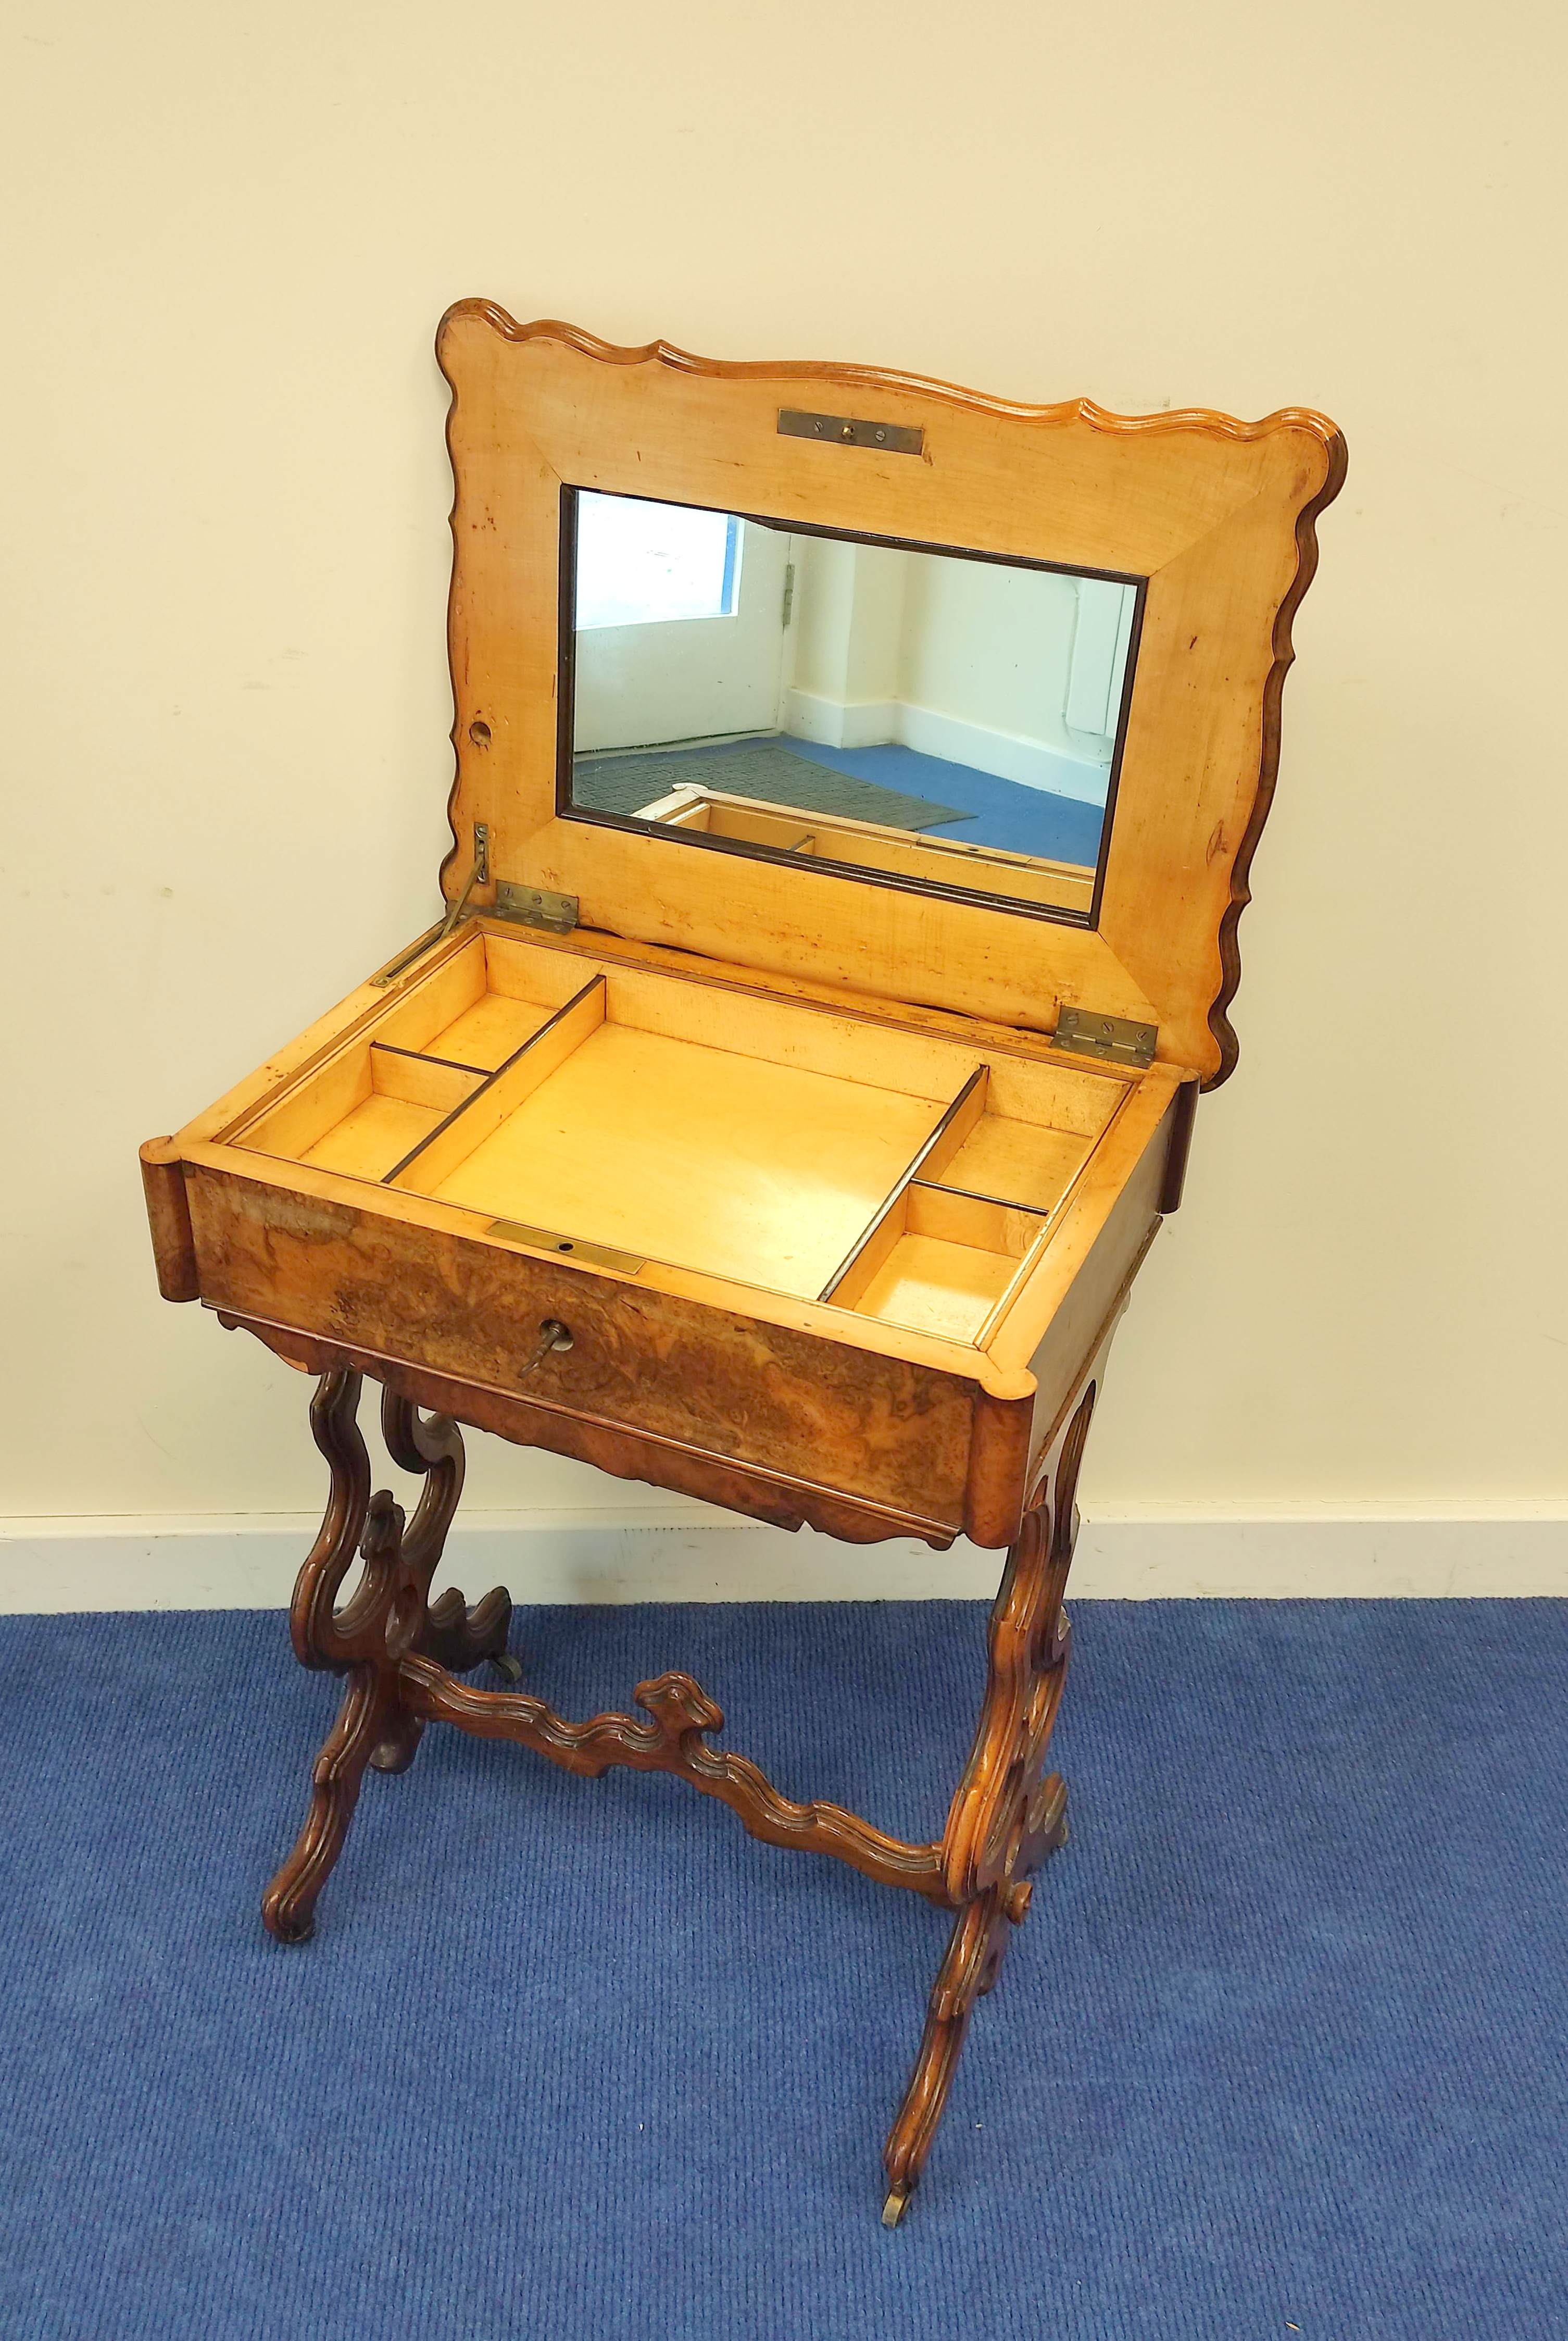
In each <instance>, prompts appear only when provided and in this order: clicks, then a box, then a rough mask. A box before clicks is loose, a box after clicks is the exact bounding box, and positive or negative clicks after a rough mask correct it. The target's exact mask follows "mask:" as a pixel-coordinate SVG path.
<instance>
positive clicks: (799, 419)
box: [779, 406, 926, 455]
mask: <svg viewBox="0 0 1568 2341" xmlns="http://www.w3.org/2000/svg"><path fill="white" fill-rule="evenodd" d="M779 435H780V437H782V438H785V439H822V440H829V439H831V440H833V441H834V442H836V443H837V444H838V445H839V446H840V447H879V448H880V449H881V451H882V453H883V454H884V455H922V454H924V453H925V451H926V434H925V433H924V432H923V431H912V430H910V429H909V428H908V425H907V424H905V423H865V422H862V421H860V420H859V419H858V417H857V416H855V415H853V414H805V413H801V412H800V410H799V408H798V407H793V406H781V407H780V408H779Z"/></svg>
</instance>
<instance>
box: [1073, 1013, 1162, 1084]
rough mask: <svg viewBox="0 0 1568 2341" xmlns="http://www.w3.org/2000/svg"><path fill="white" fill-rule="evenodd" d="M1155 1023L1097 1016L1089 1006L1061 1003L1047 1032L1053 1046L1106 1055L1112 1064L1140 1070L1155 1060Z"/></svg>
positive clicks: (1078, 1054) (1077, 1054)
mask: <svg viewBox="0 0 1568 2341" xmlns="http://www.w3.org/2000/svg"><path fill="white" fill-rule="evenodd" d="M1159 1036H1160V1028H1159V1026H1158V1025H1157V1024H1135V1023H1134V1022H1133V1021H1131V1019H1130V1018H1128V1017H1126V1016H1100V1015H1098V1014H1097V1013H1096V1011H1095V1010H1094V1009H1092V1008H1067V1007H1066V1006H1064V1007H1063V1008H1062V1010H1061V1011H1060V1013H1059V1014H1058V1016H1057V1029H1056V1031H1055V1032H1053V1033H1052V1035H1051V1046H1052V1048H1053V1049H1069V1050H1071V1051H1072V1053H1073V1055H1074V1056H1075V1057H1107V1058H1108V1059H1109V1060H1110V1061H1111V1063H1112V1064H1116V1065H1136V1066H1137V1067H1138V1068H1139V1070H1140V1071H1142V1069H1143V1068H1144V1067H1145V1066H1146V1065H1152V1064H1153V1063H1154V1061H1155V1042H1156V1041H1157V1040H1158V1039H1159Z"/></svg>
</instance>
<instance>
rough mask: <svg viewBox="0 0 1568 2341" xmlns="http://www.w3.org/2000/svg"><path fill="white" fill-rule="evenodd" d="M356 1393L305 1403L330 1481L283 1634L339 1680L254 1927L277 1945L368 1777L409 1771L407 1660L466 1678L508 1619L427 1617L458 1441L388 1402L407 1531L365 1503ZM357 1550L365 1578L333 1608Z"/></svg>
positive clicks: (332, 1391)
mask: <svg viewBox="0 0 1568 2341" xmlns="http://www.w3.org/2000/svg"><path fill="white" fill-rule="evenodd" d="M360 1387H361V1384H360V1377H359V1375H358V1374H356V1373H351V1372H349V1371H348V1370H346V1369H345V1370H341V1371H337V1372H333V1373H328V1374H323V1376H322V1379H321V1380H320V1382H319V1383H318V1384H317V1387H316V1393H315V1397H314V1399H313V1401H312V1404H311V1429H312V1431H313V1435H314V1438H315V1441H316V1444H317V1446H318V1447H319V1448H320V1449H321V1450H322V1452H323V1455H324V1456H325V1457H326V1459H327V1463H328V1467H329V1469H330V1471H331V1475H332V1482H331V1491H330V1493H329V1496H328V1499H327V1509H326V1516H325V1518H324V1519H323V1522H322V1527H321V1533H320V1534H319V1536H318V1537H317V1539H316V1540H315V1543H314V1544H313V1546H312V1548H311V1550H310V1553H309V1554H308V1555H307V1557H306V1559H305V1563H304V1566H303V1569H301V1571H300V1574H299V1579H298V1582H297V1583H296V1585H295V1587H294V1596H293V1603H292V1605H291V1608H290V1611H289V1630H290V1635H291V1638H292V1639H293V1647H294V1653H295V1656H296V1657H297V1658H298V1659H299V1660H300V1662H301V1664H302V1665H303V1666H307V1667H314V1668H322V1669H327V1670H328V1671H330V1672H332V1673H336V1674H342V1675H346V1677H347V1678H348V1681H347V1687H346V1689H345V1690H344V1693H343V1700H342V1708H340V1710H339V1713H338V1718H337V1721H336V1722H335V1724H334V1725H333V1727H332V1731H331V1733H330V1734H329V1735H328V1738H327V1740H326V1744H325V1746H324V1747H323V1749H322V1751H321V1754H320V1756H319V1757H318V1758H317V1759H316V1764H315V1768H314V1771H313V1776H312V1787H311V1802H310V1809H309V1811H308V1812H307V1814H306V1817H305V1824H304V1827H303V1829H302V1830H301V1832H300V1836H299V1838H298V1841H297V1842H296V1844H295V1846H294V1848H293V1852H292V1853H291V1854H290V1855H289V1857H288V1859H287V1860H286V1861H285V1862H284V1863H283V1867H282V1868H281V1869H280V1870H279V1871H278V1873H277V1876H276V1877H275V1878H273V1881H272V1884H271V1885H270V1886H269V1887H268V1888H267V1891H266V1893H265V1895H264V1896H263V1900H262V1916H263V1921H264V1922H265V1924H266V1926H267V1928H268V1929H269V1931H270V1932H271V1933H272V1934H273V1935H275V1936H276V1937H277V1938H278V1940H279V1941H280V1942H303V1940H304V1939H305V1938H306V1937H307V1936H308V1935H309V1934H310V1933H311V1930H312V1928H313V1911H314V1907H315V1901H316V1897H317V1895H318V1894H319V1893H320V1891H321V1889H322V1887H323V1884H324V1883H325V1881H326V1878H327V1877H328V1875H329V1874H330V1872H331V1870H332V1865H333V1863H334V1862H335V1861H336V1859H337V1858H338V1855H339V1854H340V1853H341V1851H342V1846H343V1840H344V1838H346V1836H347V1834H348V1828H349V1823H350V1821H351V1820H352V1817H353V1810H354V1806H355V1804H356V1803H357V1801H358V1798H359V1792H360V1784H361V1782H362V1779H363V1778H364V1774H365V1769H366V1767H367V1766H369V1765H374V1766H375V1767H376V1768H377V1769H378V1770H381V1771H384V1772H396V1771H402V1770H403V1769H404V1768H405V1767H406V1766H407V1765H408V1764H410V1763H411V1762H412V1759H413V1754H414V1750H415V1748H417V1746H418V1744H419V1737H420V1733H421V1731H422V1729H423V1725H422V1721H421V1719H420V1718H419V1717H417V1716H416V1715H413V1714H412V1713H411V1712H410V1711H409V1709H408V1708H407V1707H405V1705H404V1703H403V1699H402V1690H401V1686H400V1679H399V1669H400V1668H401V1667H402V1662H403V1660H404V1659H405V1658H407V1657H408V1656H409V1655H410V1653H411V1652H412V1651H414V1650H425V1649H431V1650H432V1651H433V1650H437V1649H439V1650H440V1652H441V1653H442V1658H443V1660H444V1662H445V1663H448V1664H455V1665H462V1666H472V1665H474V1664H476V1663H477V1662H478V1660H479V1659H481V1658H482V1657H485V1656H488V1655H490V1654H491V1652H492V1651H493V1650H495V1649H503V1648H504V1646H505V1639H506V1629H507V1623H508V1619H509V1618H510V1615H511V1603H510V1602H509V1601H508V1599H507V1597H506V1595H505V1594H504V1593H497V1594H492V1595H491V1596H490V1598H489V1599H488V1600H486V1601H484V1602H481V1604H479V1606H478V1608H477V1609H474V1610H472V1611H470V1610H468V1609H465V1607H464V1605H463V1600H462V1596H461V1594H457V1593H454V1594H449V1595H445V1596H443V1597H442V1600H441V1601H440V1602H438V1603H437V1604H436V1605H435V1608H434V1609H433V1611H432V1609H431V1608H430V1605H429V1599H428V1597H429V1593H430V1581H431V1579H432V1576H433V1574H434V1572H435V1569H436V1566H437V1564H438V1562H439V1561H440V1559H441V1552H442V1544H443V1543H444V1541H445V1539H446V1533H447V1530H448V1529H449V1528H450V1526H451V1524H452V1514H453V1512H454V1511H455V1509H456V1508H457V1501H458V1498H459V1496H460V1495H461V1491H462V1475H463V1452H462V1437H461V1432H460V1431H459V1430H458V1428H457V1425H456V1424H455V1423H453V1422H451V1421H449V1420H447V1419H446V1418H445V1417H444V1416H441V1415H432V1416H431V1417H429V1418H428V1419H424V1418H422V1417H421V1416H420V1413H419V1410H418V1409H417V1408H416V1407H414V1406H413V1405H412V1403H411V1402H409V1401H407V1400H402V1399H398V1398H395V1397H393V1396H392V1393H391V1392H390V1391H389V1392H387V1393H386V1395H385V1400H384V1404H383V1408H382V1428H383V1431H384V1433H385V1437H386V1443H387V1449H388V1451H389V1453H390V1454H391V1455H392V1459H393V1460H394V1461H395V1462H397V1463H398V1464H399V1465H400V1466H401V1467H402V1469H405V1470H410V1471H418V1472H421V1473H422V1474H423V1477H424V1483H425V1484H424V1488H423V1490H422V1494H421V1497H420V1501H419V1504H418V1507H417V1509H416V1510H415V1512H414V1515H413V1518H412V1520H411V1521H409V1522H408V1523H407V1524H406V1526H405V1523H404V1518H403V1513H402V1507H401V1506H400V1505H398V1504H396V1503H394V1502H393V1500H392V1497H391V1496H390V1495H389V1494H387V1493H386V1492H385V1490H384V1489H383V1490H381V1491H378V1493H377V1494H375V1495H374V1496H372V1494H371V1492H370V1459H369V1456H368V1455H367V1454H366V1451H365V1445H364V1440H363V1439H362V1437H361V1435H360V1429H359V1421H358V1407H359V1399H360ZM356 1549H357V1551H358V1552H359V1554H360V1556H361V1558H362V1560H363V1563H364V1570H363V1575H362V1579H361V1582H360V1584H359V1586H358V1587H357V1588H356V1589H355V1591H354V1593H353V1594H352V1598H351V1599H349V1600H348V1601H347V1602H345V1603H344V1604H343V1605H342V1608H340V1607H339V1606H338V1596H339V1593H340V1592H341V1590H342V1583H343V1579H344V1578H345V1577H346V1576H347V1574H348V1571H349V1569H350V1567H351V1565H352V1561H353V1559H354V1555H355V1552H356ZM448 1653H451V1656H448V1655H447V1654H448Z"/></svg>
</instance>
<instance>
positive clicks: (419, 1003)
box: [226, 928, 1133, 1347]
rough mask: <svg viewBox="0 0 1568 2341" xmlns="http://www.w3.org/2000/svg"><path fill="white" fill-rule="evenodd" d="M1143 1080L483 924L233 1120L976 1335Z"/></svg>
mask: <svg viewBox="0 0 1568 2341" xmlns="http://www.w3.org/2000/svg"><path fill="white" fill-rule="evenodd" d="M1132 1085H1133V1084H1132V1082H1131V1081H1130V1080H1129V1079H1128V1078H1127V1077H1126V1076H1120V1075H1116V1074H1108V1073H1107V1074H1105V1075H1101V1074H1097V1073H1093V1072H1089V1071H1085V1070H1083V1069H1080V1068H1078V1067H1076V1066H1070V1065H1067V1064H1063V1065H1059V1066H1058V1065H1054V1064H1047V1063H1042V1062H1041V1061H1039V1059H1038V1057H1037V1056H1036V1057H1027V1056H1024V1055H1018V1054H1010V1053H1008V1052H1007V1051H1005V1050H996V1051H984V1052H982V1051H980V1050H978V1049H977V1048H975V1047H973V1046H970V1045H967V1044H966V1043H964V1042H963V1041H956V1040H948V1039H945V1038H938V1037H935V1036H932V1035H928V1034H925V1033H918V1032H912V1031H908V1030H907V1029H898V1028H894V1027H891V1026H888V1025H886V1024H879V1023H878V1022H877V1021H875V1020H874V1018H873V1017H872V1016H870V1015H868V1016H867V1017H866V1018H864V1019H862V1018H858V1017H856V1016H854V1015H853V1014H851V1013H849V1012H846V1011H841V1010H829V1009H827V1008H817V1007H814V1006H812V1005H809V1004H808V1003H806V1002H802V1001H781V1000H779V999H777V998H770V997H768V996H766V995H764V994H761V993H757V992H750V991H740V990H738V989H734V988H728V987H724V986H720V985H717V984H709V983H703V982H699V981H690V980H689V979H685V978H682V977H680V976H678V975H674V974H670V973H667V972H664V971H659V970H655V969H650V968H647V967H641V966H636V965H630V966H629V965H627V964H625V963H624V962H622V961H599V960H595V959H594V958H593V957H592V956H591V955H590V953H587V952H584V951H580V950H577V949H575V948H574V949H571V950H567V949H561V948H556V947H552V946H551V945H549V944H546V943H534V942H529V941H521V940H520V939H516V938H513V937H512V936H510V935H503V934H498V933H496V932H494V931H491V930H489V929H480V928H471V929H470V930H469V931H468V932H467V934H466V937H465V940H464V941H463V942H462V943H461V945H460V947H459V948H458V949H457V950H456V951H452V952H451V953H450V954H448V955H445V956H440V955H438V956H437V957H436V960H435V962H434V964H432V967H431V968H430V969H428V970H427V971H420V969H419V967H418V965H417V963H416V965H415V966H414V967H413V968H412V970H411V971H410V972H409V974H408V976H407V978H406V979H405V980H403V981H401V982H400V983H399V984H398V985H397V986H396V987H395V988H394V990H393V991H392V996H391V997H390V998H389V1001H388V1005H387V1007H386V1009H385V1011H383V1012H382V1014H380V1015H379V1016H376V1017H373V1018H372V1019H371V1020H370V1021H369V1022H368V1024H362V1025H361V1026H360V1027H359V1028H358V1029H357V1030H356V1031H355V1032H354V1034H353V1036H352V1038H351V1039H349V1040H347V1041H344V1042H343V1043H342V1045H341V1046H339V1047H338V1048H337V1049H336V1050H335V1051H332V1053H330V1054H329V1055H328V1056H327V1057H326V1058H325V1060H324V1061H315V1062H314V1063H313V1065H312V1066H311V1068H310V1069H309V1070H308V1071H306V1072H305V1073H304V1074H303V1076H302V1077H300V1078H299V1079H297V1080H296V1081H293V1083H292V1084H289V1085H286V1086H285V1087H284V1088H283V1090H282V1091H280V1092H274V1093H273V1094H272V1095H270V1096H268V1097H267V1098H265V1099H263V1101H262V1102H261V1104H260V1105H259V1106H257V1107H255V1108H253V1110H252V1111H250V1112H249V1113H248V1114H246V1115H245V1116H244V1117H243V1119H242V1120H241V1121H239V1122H238V1123H237V1124H235V1125H234V1126H233V1128H232V1129H231V1130H230V1131H228V1132H227V1133H226V1136H227V1137H228V1139H229V1140H230V1141H231V1142H232V1143H233V1144H235V1145H237V1146H239V1147H241V1148H243V1149H247V1150H253V1151H257V1152H260V1153H263V1154H267V1155H271V1156H273V1157H278V1158H282V1159H283V1160H286V1161H297V1162H301V1163H305V1164H309V1165H312V1166H313V1167H314V1168H316V1169H318V1170H329V1171H332V1172H335V1173H337V1174H338V1175H340V1176H343V1177H347V1178H350V1179H353V1180H365V1181H371V1182H373V1183H375V1184H376V1185H378V1186H380V1187H381V1188H382V1189H384V1190H392V1191H394V1192H402V1193H406V1194H409V1195H411V1196H418V1197H421V1198H423V1199H425V1200H431V1201H434V1202H438V1203H451V1204H454V1205H457V1206H459V1207H460V1208H461V1209H462V1210H466V1211H470V1212H475V1213H479V1214H482V1215H485V1216H487V1217H489V1218H490V1219H491V1223H492V1227H493V1229H494V1230H495V1232H497V1233H498V1234H501V1236H502V1237H503V1238H504V1239H505V1240H510V1241H515V1242H518V1243H520V1244H522V1245H524V1246H526V1247H528V1248H530V1249H533V1250H541V1251H546V1252H551V1253H554V1254H556V1255H559V1256H564V1257H569V1258H574V1259H575V1260H577V1261H578V1262H579V1263H580V1264H581V1265H584V1266H599V1267H603V1268H609V1269H611V1270H614V1271H615V1272H617V1273H619V1274H621V1275H625V1276H640V1275H643V1274H644V1273H645V1272H646V1271H650V1270H651V1271H653V1272H654V1277H655V1280H656V1275H657V1270H658V1268H659V1267H660V1265H663V1266H667V1267H671V1268H675V1269H680V1270H686V1271H693V1272H696V1273H698V1274H700V1275H710V1276H713V1277H716V1278H720V1279H723V1280H727V1281H729V1282H736V1283H741V1284H748V1285H752V1286H759V1287H762V1288H764V1289H766V1290H772V1291H776V1292H779V1293H786V1294H789V1295H792V1296H795V1297H797V1298H799V1299H802V1300H811V1301H818V1302H821V1303H824V1304H826V1305H828V1306H829V1307H833V1308H839V1309H847V1310H855V1311H857V1312H858V1313H859V1314H860V1315H862V1316H867V1317H873V1318H877V1319H879V1320H883V1321H885V1322H887V1323H888V1324H889V1325H896V1326H899V1327H903V1328H907V1329H910V1330H916V1331H920V1332H926V1333H928V1334H934V1335H937V1336H938V1337H940V1338H943V1339H946V1340H954V1341H958V1342H961V1343H965V1344H968V1345H978V1346H982V1347H983V1346H984V1345H985V1343H986V1342H987V1340H988V1339H989V1337H990V1335H991V1333H992V1332H993V1331H994V1330H996V1328H997V1326H998V1325H999V1323H1000V1321H1001V1319H1002V1318H1003V1316H1004V1315H1005V1314H1006V1312H1007V1308H1008V1306H1009V1305H1010V1302H1011V1300H1012V1299H1013V1297H1014V1296H1015V1295H1016V1293H1017V1290H1018V1289H1019V1287H1020V1286H1021V1284H1022V1282H1023V1280H1025V1279H1026V1277H1027V1274H1028V1272H1029V1270H1030V1269H1031V1267H1032V1266H1033V1265H1034V1264H1035V1262H1036V1261H1037V1260H1038V1258H1039V1255H1040V1253H1041V1250H1042V1249H1043V1247H1044V1246H1045V1245H1046V1244H1047V1242H1048V1240H1049V1239H1050V1235H1051V1233H1052V1230H1053V1226H1054V1222H1055V1220H1056V1219H1057V1216H1058V1215H1059V1212H1060V1209H1061V1206H1062V1204H1063V1202H1064V1201H1065V1200H1066V1198H1067V1194H1068V1192H1069V1190H1070V1189H1071V1188H1072V1187H1073V1185H1074V1183H1075V1181H1076V1180H1077V1177H1078V1175H1079V1173H1080V1172H1081V1170H1083V1168H1084V1165H1085V1163H1086V1162H1087V1160H1088V1157H1089V1155H1090V1153H1091V1152H1092V1151H1093V1149H1094V1147H1095V1145H1096V1144H1097V1141H1099V1139H1100V1138H1101V1137H1102V1136H1103V1135H1104V1133H1105V1131H1107V1129H1108V1127H1109V1125H1110V1123H1111V1121H1112V1120H1113V1118H1114V1116H1115V1114H1116V1111H1117V1110H1118V1108H1119V1107H1120V1105H1121V1103H1122V1102H1123V1101H1124V1100H1125V1098H1126V1096H1127V1094H1128V1091H1129V1089H1130V1087H1131V1086H1132Z"/></svg>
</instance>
